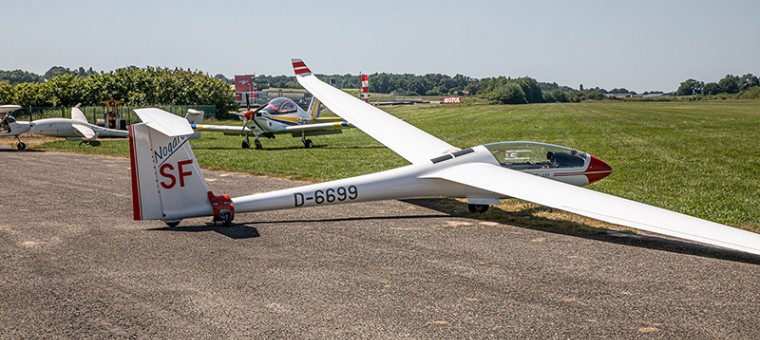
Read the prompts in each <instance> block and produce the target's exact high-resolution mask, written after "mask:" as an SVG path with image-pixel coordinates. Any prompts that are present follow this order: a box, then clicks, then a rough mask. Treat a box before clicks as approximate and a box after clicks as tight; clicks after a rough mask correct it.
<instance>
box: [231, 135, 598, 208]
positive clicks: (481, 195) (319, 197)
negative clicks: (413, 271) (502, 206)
mask: <svg viewBox="0 0 760 340" xmlns="http://www.w3.org/2000/svg"><path fill="white" fill-rule="evenodd" d="M472 149H473V150H474V151H473V152H471V153H468V154H464V155H461V156H458V157H453V158H451V159H448V160H445V161H442V162H439V163H432V162H431V163H422V164H412V165H408V166H405V167H401V168H397V169H392V170H387V171H383V172H378V173H374V174H368V175H363V176H357V177H351V178H346V179H340V180H336V181H331V182H325V183H318V184H312V185H307V186H302V187H298V188H291V189H283V190H278V191H273V192H267V193H259V194H253V195H248V196H242V197H236V198H233V199H232V202H233V203H234V205H235V211H236V212H239V213H243V212H255V211H263V210H274V209H289V208H300V207H309V206H320V205H327V204H341V203H354V202H367V201H379V200H388V199H412V198H447V197H451V198H467V199H468V200H475V201H477V200H495V199H499V198H506V197H504V195H501V194H498V193H495V192H491V191H486V190H480V189H477V188H473V187H469V186H465V185H462V184H459V183H454V182H450V181H446V180H443V179H440V178H433V177H435V176H429V175H432V174H434V173H435V172H437V171H440V170H442V169H446V168H448V167H451V166H455V165H459V164H463V163H472V162H479V163H487V164H493V165H497V166H500V165H499V163H498V162H497V161H496V159H495V158H494V157H493V156H492V155H491V154H490V153H489V152H488V151H487V150H486V149H485V147H483V146H476V147H473V148H472ZM577 170H578V169H575V170H573V171H575V172H576V173H577ZM525 172H527V173H533V174H535V175H538V176H541V177H548V178H552V179H554V180H557V181H560V182H564V183H567V184H573V185H578V186H583V185H586V184H588V180H587V178H586V177H585V176H584V175H583V174H582V172H581V173H578V175H570V176H555V175H556V174H561V173H563V172H567V171H566V170H554V171H551V170H535V171H525ZM473 176H477V174H473Z"/></svg>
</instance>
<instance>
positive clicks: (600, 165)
mask: <svg viewBox="0 0 760 340" xmlns="http://www.w3.org/2000/svg"><path fill="white" fill-rule="evenodd" d="M589 156H591V155H589ZM611 173H612V167H611V166H610V165H609V164H607V163H605V162H604V161H603V160H601V159H599V158H596V157H594V156H591V162H589V165H588V168H587V169H586V177H587V178H588V182H589V184H591V183H594V182H598V181H601V180H602V179H604V178H605V177H607V176H609V175H610V174H611Z"/></svg>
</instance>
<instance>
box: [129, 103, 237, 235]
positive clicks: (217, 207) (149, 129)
mask: <svg viewBox="0 0 760 340" xmlns="http://www.w3.org/2000/svg"><path fill="white" fill-rule="evenodd" d="M135 112H136V113H137V115H138V116H139V117H140V119H141V120H142V121H143V122H142V123H140V124H134V125H131V126H129V143H130V144H129V151H130V162H131V163H130V165H131V175H132V208H133V213H134V219H135V220H163V221H165V222H167V223H169V224H170V225H171V224H172V223H173V222H178V221H179V220H181V219H184V218H189V217H198V216H212V215H213V216H214V220H215V221H217V220H221V221H223V222H224V223H229V222H231V221H232V218H234V207H233V206H232V202H231V200H230V198H229V196H228V195H223V196H214V195H213V194H212V193H211V191H209V188H208V185H207V184H206V180H205V179H204V178H203V174H202V173H201V169H200V167H199V166H198V162H197V161H196V159H195V155H194V154H193V150H192V148H191V147H190V144H189V142H188V141H189V137H190V135H192V134H193V130H192V128H191V127H190V124H188V121H187V120H185V119H184V118H182V117H179V116H176V115H173V114H171V113H168V112H165V111H162V110H159V109H139V110H135ZM223 211H226V212H223ZM222 215H224V216H222Z"/></svg>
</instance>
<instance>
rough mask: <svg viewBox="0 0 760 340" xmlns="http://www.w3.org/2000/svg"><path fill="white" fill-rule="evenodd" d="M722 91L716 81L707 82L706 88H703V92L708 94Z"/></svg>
mask: <svg viewBox="0 0 760 340" xmlns="http://www.w3.org/2000/svg"><path fill="white" fill-rule="evenodd" d="M721 92H722V91H721V86H720V85H719V84H718V83H716V82H709V83H707V84H705V86H704V88H703V89H702V94H707V95H712V94H718V93H721Z"/></svg>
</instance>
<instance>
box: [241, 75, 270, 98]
mask: <svg viewBox="0 0 760 340" xmlns="http://www.w3.org/2000/svg"><path fill="white" fill-rule="evenodd" d="M253 77H254V75H253V74H244V75H236V76H235V102H236V103H238V105H240V106H247V105H249V104H250V105H253V106H256V105H261V104H263V103H266V102H267V100H268V96H267V93H266V92H264V91H257V90H256V83H254V82H253Z"/></svg>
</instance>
